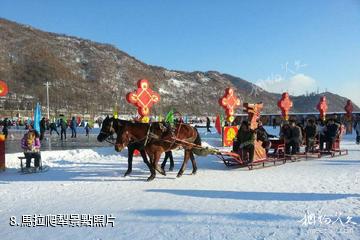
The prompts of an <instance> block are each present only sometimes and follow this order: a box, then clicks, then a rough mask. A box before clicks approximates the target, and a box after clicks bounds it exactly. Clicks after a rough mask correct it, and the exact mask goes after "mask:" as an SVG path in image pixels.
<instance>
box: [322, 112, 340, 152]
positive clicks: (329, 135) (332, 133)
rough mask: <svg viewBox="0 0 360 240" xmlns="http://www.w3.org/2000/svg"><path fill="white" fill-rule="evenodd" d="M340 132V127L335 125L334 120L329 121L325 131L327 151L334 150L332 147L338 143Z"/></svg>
mask: <svg viewBox="0 0 360 240" xmlns="http://www.w3.org/2000/svg"><path fill="white" fill-rule="evenodd" d="M338 131H339V126H338V125H337V124H336V123H335V121H334V120H333V119H329V121H328V123H327V124H326V129H325V141H326V150H327V151H330V150H331V149H332V146H333V144H334V143H335V141H336V137H337V134H338Z"/></svg>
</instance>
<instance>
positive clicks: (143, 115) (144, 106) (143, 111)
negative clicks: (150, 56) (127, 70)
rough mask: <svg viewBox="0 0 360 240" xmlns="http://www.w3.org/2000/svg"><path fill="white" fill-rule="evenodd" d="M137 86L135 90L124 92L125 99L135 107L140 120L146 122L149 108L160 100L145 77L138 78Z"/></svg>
mask: <svg viewBox="0 0 360 240" xmlns="http://www.w3.org/2000/svg"><path fill="white" fill-rule="evenodd" d="M137 87H138V88H137V89H136V90H135V91H133V92H129V93H128V94H126V100H127V101H128V102H129V103H131V104H133V105H135V106H136V107H137V110H138V113H139V115H140V121H141V122H144V123H147V122H149V121H150V118H149V115H150V109H151V107H152V106H153V104H155V103H157V102H159V101H160V95H159V94H158V93H156V92H154V91H153V90H152V89H151V88H150V86H149V81H148V80H147V79H141V80H139V81H138V82H137Z"/></svg>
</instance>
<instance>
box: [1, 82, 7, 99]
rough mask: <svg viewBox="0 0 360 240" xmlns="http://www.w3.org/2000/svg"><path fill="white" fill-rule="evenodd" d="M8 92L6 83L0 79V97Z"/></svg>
mask: <svg viewBox="0 0 360 240" xmlns="http://www.w3.org/2000/svg"><path fill="white" fill-rule="evenodd" d="M8 92H9V89H8V86H7V84H6V83H5V82H4V81H2V80H0V97H4V96H6V94H8Z"/></svg>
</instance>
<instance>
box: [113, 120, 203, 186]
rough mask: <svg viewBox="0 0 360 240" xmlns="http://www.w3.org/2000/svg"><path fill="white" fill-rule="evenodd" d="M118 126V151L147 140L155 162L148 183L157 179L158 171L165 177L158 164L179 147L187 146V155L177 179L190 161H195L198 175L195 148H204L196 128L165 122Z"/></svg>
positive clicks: (152, 161)
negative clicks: (162, 155) (162, 156)
mask: <svg viewBox="0 0 360 240" xmlns="http://www.w3.org/2000/svg"><path fill="white" fill-rule="evenodd" d="M118 123H119V124H114V125H113V128H114V130H115V132H116V134H117V139H116V143H115V150H116V151H118V152H120V151H122V150H123V149H124V148H125V147H126V146H127V145H128V144H129V143H130V142H140V141H145V143H144V146H145V151H146V153H147V154H148V155H149V157H150V162H151V168H150V172H151V175H150V177H149V178H148V181H151V180H153V179H154V178H155V176H156V172H155V170H156V171H158V172H159V173H161V174H163V175H165V172H164V170H163V169H161V168H160V166H159V165H158V162H159V159H160V156H161V154H162V153H164V152H167V151H169V150H172V149H175V148H178V147H183V148H184V150H185V154H184V161H183V163H182V166H181V168H180V170H179V172H178V174H177V177H181V176H182V175H183V173H184V171H185V169H186V165H187V162H188V161H189V159H191V163H192V165H193V171H192V174H196V171H197V166H196V161H195V157H194V154H193V148H194V147H196V146H200V145H201V139H200V135H199V133H198V131H197V130H196V128H193V127H191V126H190V125H187V124H184V123H178V124H176V125H175V127H174V128H169V127H166V126H165V124H164V123H161V122H154V123H150V124H149V123H138V122H131V121H124V120H120V121H118Z"/></svg>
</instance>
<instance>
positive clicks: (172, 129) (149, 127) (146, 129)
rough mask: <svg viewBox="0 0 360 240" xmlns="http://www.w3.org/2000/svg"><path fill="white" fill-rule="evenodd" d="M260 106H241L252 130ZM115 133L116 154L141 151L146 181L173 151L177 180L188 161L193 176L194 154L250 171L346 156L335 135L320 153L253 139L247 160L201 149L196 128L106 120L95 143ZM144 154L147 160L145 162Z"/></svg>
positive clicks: (239, 153) (240, 154)
mask: <svg viewBox="0 0 360 240" xmlns="http://www.w3.org/2000/svg"><path fill="white" fill-rule="evenodd" d="M262 106H263V105H262V103H258V104H247V103H246V104H244V108H245V110H244V111H245V112H247V113H248V124H249V127H250V128H251V129H252V130H254V131H255V130H256V129H257V127H258V120H259V117H260V110H261V109H262ZM115 133H116V135H117V137H116V142H115V143H114V146H115V150H116V151H118V152H120V151H122V150H123V149H124V148H125V147H127V146H129V145H131V144H137V145H138V146H137V148H138V149H139V150H140V151H142V156H143V159H144V162H145V164H146V165H147V166H148V168H149V170H150V173H151V175H150V176H149V178H148V181H151V180H153V179H154V178H155V177H156V171H157V172H159V173H160V174H162V175H165V174H166V173H165V170H164V169H163V168H161V167H160V166H159V164H158V163H159V160H160V157H161V154H162V153H164V152H167V151H170V150H173V149H176V148H183V149H184V159H183V163H182V166H181V168H180V170H179V172H178V174H177V177H181V176H182V175H183V173H184V171H185V169H186V165H187V162H188V161H189V159H190V160H191V163H192V166H193V171H192V174H196V171H197V165H196V160H195V157H194V154H196V155H203V156H204V155H209V154H212V155H215V156H217V157H218V158H220V159H221V160H222V161H223V162H224V164H225V165H226V166H229V167H230V166H237V167H247V168H249V169H253V168H254V167H255V166H262V167H265V166H269V165H270V164H271V165H273V166H274V165H276V164H277V163H279V164H284V163H286V162H287V161H297V160H302V159H308V158H314V157H315V158H319V157H321V156H322V155H324V154H329V155H330V156H332V157H333V156H335V155H336V154H337V153H338V154H347V150H342V149H340V138H341V134H339V135H338V136H337V139H336V141H335V142H334V144H333V146H332V148H331V149H329V150H328V151H320V150H319V149H318V148H314V149H313V150H312V151H307V152H303V153H297V154H292V155H291V154H287V153H286V151H285V149H286V143H285V141H284V140H283V139H270V143H271V144H270V147H269V148H267V149H265V148H264V145H263V141H262V139H255V141H254V143H253V145H254V146H253V150H252V151H253V157H251V158H252V159H251V161H249V160H250V156H249V152H248V151H247V152H243V150H242V149H240V151H224V150H219V149H215V148H204V147H202V146H201V138H200V135H199V133H198V131H197V129H196V128H195V127H192V126H190V125H188V124H185V123H177V124H175V125H174V126H169V124H167V123H163V122H152V123H141V122H135V121H126V120H120V119H116V118H113V117H112V118H109V117H107V118H106V119H105V120H104V122H103V125H102V129H101V131H100V134H99V136H98V140H99V141H104V140H106V139H107V138H108V137H110V136H112V135H113V134H115ZM146 154H147V155H148V156H149V158H150V161H149V160H147V158H146ZM144 155H145V157H144ZM129 159H130V158H129ZM131 160H132V158H131ZM130 172H131V161H130V160H129V169H128V171H127V173H126V174H125V175H127V174H130Z"/></svg>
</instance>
